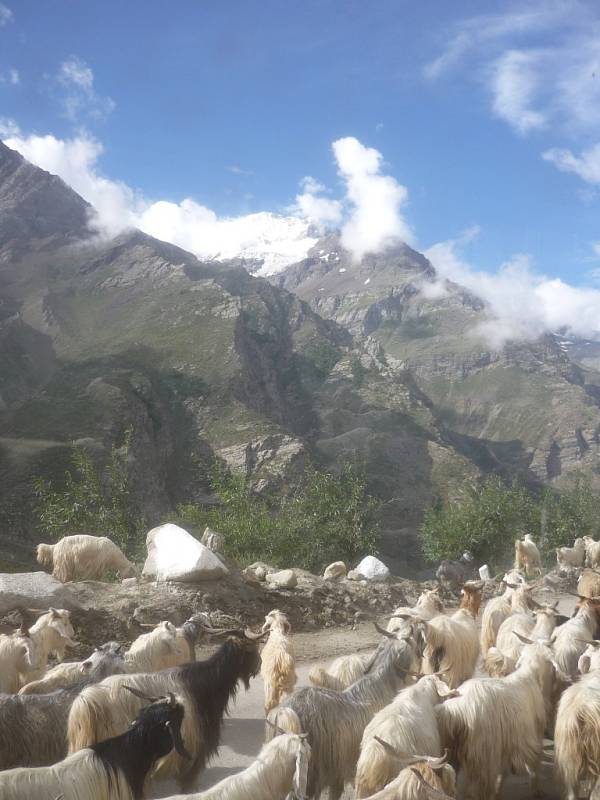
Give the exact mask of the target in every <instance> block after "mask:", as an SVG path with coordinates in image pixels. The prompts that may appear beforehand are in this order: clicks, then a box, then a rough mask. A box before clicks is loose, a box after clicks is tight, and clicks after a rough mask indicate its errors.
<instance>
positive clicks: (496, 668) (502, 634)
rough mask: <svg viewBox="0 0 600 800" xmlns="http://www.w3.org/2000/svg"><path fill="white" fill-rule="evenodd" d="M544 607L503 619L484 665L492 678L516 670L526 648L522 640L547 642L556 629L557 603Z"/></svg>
mask: <svg viewBox="0 0 600 800" xmlns="http://www.w3.org/2000/svg"><path fill="white" fill-rule="evenodd" d="M557 605H558V601H557V603H556V605H554V606H543V607H541V608H539V609H538V610H537V611H534V612H533V613H526V612H522V613H520V614H513V615H512V616H510V617H508V619H506V620H504V622H503V623H502V625H501V626H500V630H499V631H498V639H497V641H496V646H495V647H491V648H490V649H489V650H488V653H487V655H486V658H485V661H484V667H485V670H486V672H487V673H488V675H491V676H492V678H501V677H503V676H505V675H509V674H510V673H511V672H513V671H514V669H515V667H516V665H517V661H518V660H519V656H520V655H521V652H522V650H523V646H524V644H523V639H522V638H519V636H521V637H523V636H525V637H527V638H529V639H533V640H534V641H537V640H540V641H547V640H549V639H550V637H551V636H552V633H553V632H554V629H555V628H556V617H557V611H556V606H557Z"/></svg>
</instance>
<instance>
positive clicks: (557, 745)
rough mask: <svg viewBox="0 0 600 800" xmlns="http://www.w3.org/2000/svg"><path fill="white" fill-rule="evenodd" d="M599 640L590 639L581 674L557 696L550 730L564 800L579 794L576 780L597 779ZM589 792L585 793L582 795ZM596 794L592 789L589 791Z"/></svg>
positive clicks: (599, 772) (599, 768)
mask: <svg viewBox="0 0 600 800" xmlns="http://www.w3.org/2000/svg"><path fill="white" fill-rule="evenodd" d="M598 645H600V642H594V644H593V645H591V646H590V647H589V648H588V649H587V650H586V651H585V653H584V654H583V655H582V656H581V658H580V664H581V665H582V667H583V672H584V674H583V677H582V678H581V679H580V680H579V681H578V682H577V683H575V684H573V686H570V687H569V688H568V689H567V690H566V691H565V692H564V693H563V695H562V697H561V698H560V702H559V704H558V712H557V715H556V726H555V729H554V761H555V765H556V771H557V773H558V775H559V776H560V778H561V780H562V782H563V784H564V787H565V789H566V792H567V795H566V798H567V800H576V798H578V797H581V794H580V792H579V791H578V788H579V785H580V783H582V782H583V781H588V782H591V784H592V785H591V787H590V788H593V787H594V785H595V786H596V787H598V781H599V780H600V648H599V647H598ZM587 796H589V794H588V793H587V792H586V797H587ZM593 796H594V797H595V796H596V791H594V792H593Z"/></svg>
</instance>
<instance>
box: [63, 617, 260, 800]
mask: <svg viewBox="0 0 600 800" xmlns="http://www.w3.org/2000/svg"><path fill="white" fill-rule="evenodd" d="M209 632H210V633H212V634H213V635H214V634H217V635H227V636H228V638H227V640H226V641H225V642H224V643H223V645H222V646H221V647H220V648H219V650H218V651H217V652H216V653H215V654H214V655H213V656H211V658H209V659H208V660H206V661H197V662H195V663H193V664H185V665H183V666H181V667H171V668H169V669H164V670H161V671H160V672H152V673H138V674H133V675H127V676H121V675H119V676H116V675H115V676H113V677H111V678H107V679H106V680H105V681H102V683H100V684H98V685H97V686H90V687H88V688H87V689H85V690H84V691H83V692H82V693H81V695H80V696H79V697H78V698H77V700H76V701H75V702H74V703H73V707H72V709H71V713H70V715H69V723H68V740H69V751H70V752H71V753H73V752H76V751H77V750H79V749H81V748H82V747H89V746H90V745H92V744H94V743H95V742H98V741H101V740H102V739H106V738H108V737H109V736H116V735H117V734H119V733H122V732H123V731H124V730H126V728H127V725H128V723H129V720H130V719H132V718H133V717H134V716H135V714H136V713H137V711H138V710H139V707H140V700H139V699H137V698H136V697H134V696H133V695H132V694H125V693H124V692H122V691H121V688H122V687H123V686H124V685H126V684H127V685H130V686H132V687H133V688H135V689H136V690H137V691H138V692H140V693H142V694H144V695H164V694H166V693H167V692H173V693H174V694H177V695H179V696H180V697H182V698H183V700H184V703H185V709H186V715H185V721H184V724H183V731H182V732H183V740H184V742H185V743H186V747H187V749H188V751H189V752H190V753H191V755H192V760H191V761H190V762H187V763H186V762H184V761H183V760H182V759H181V758H179V757H178V756H177V754H175V753H171V754H170V755H169V757H168V758H167V759H165V761H164V762H163V763H162V764H161V766H160V768H159V774H160V776H161V777H166V776H175V777H176V778H177V780H178V781H179V783H180V785H181V787H182V789H183V790H186V789H189V788H190V787H191V786H192V785H193V783H194V782H195V780H196V778H197V776H198V773H199V772H200V770H201V769H203V768H204V766H205V765H206V762H207V760H208V759H209V758H210V757H211V756H213V755H214V754H215V753H216V752H217V748H218V746H219V742H220V739H221V726H222V722H223V716H224V714H225V713H226V711H227V707H228V705H229V702H230V700H232V699H233V698H234V697H235V695H236V692H237V687H238V684H239V682H240V681H241V682H243V684H244V685H245V687H246V689H247V688H248V687H249V685H250V679H251V678H252V677H254V676H255V675H256V674H257V673H258V671H259V669H260V655H259V652H258V641H259V640H260V639H262V638H264V636H266V635H267V634H262V633H261V634H252V633H251V632H249V631H241V630H235V631H215V630H214V629H209Z"/></svg>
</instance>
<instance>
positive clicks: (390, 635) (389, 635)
mask: <svg viewBox="0 0 600 800" xmlns="http://www.w3.org/2000/svg"><path fill="white" fill-rule="evenodd" d="M373 625H374V626H375V630H376V631H377V633H380V634H381V635H382V636H386V637H387V638H388V639H395V638H396V637H395V636H394V634H393V633H392V632H391V631H386V630H385V628H382V627H381V625H378V624H377V623H376V622H374V623H373Z"/></svg>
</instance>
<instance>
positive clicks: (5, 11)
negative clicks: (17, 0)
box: [0, 3, 14, 28]
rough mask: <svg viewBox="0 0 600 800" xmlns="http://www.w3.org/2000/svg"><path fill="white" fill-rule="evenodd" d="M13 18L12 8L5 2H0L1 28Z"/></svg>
mask: <svg viewBox="0 0 600 800" xmlns="http://www.w3.org/2000/svg"><path fill="white" fill-rule="evenodd" d="M13 19H14V14H13V12H12V11H11V10H10V8H9V7H8V6H5V5H4V3H0V28H2V27H4V25H8V23H9V22H12V21H13Z"/></svg>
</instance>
